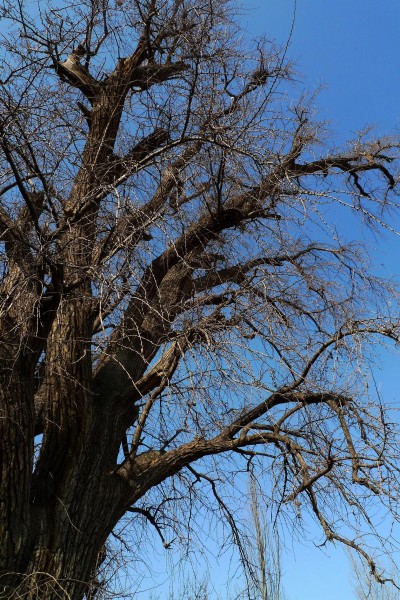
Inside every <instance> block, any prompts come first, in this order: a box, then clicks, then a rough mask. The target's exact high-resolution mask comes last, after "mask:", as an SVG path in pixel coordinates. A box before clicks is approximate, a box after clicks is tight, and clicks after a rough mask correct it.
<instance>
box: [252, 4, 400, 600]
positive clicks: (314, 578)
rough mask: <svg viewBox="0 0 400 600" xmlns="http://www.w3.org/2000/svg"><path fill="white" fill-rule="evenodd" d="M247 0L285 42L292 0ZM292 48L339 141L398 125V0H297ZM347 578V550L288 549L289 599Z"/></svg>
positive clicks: (344, 593) (388, 244)
mask: <svg viewBox="0 0 400 600" xmlns="http://www.w3.org/2000/svg"><path fill="white" fill-rule="evenodd" d="M243 8H244V9H246V11H247V10H248V11H250V12H249V13H248V14H246V16H244V17H243V24H244V25H245V27H246V29H247V30H248V31H249V33H250V34H252V35H261V34H265V35H266V36H267V37H268V38H273V39H275V40H276V41H277V42H279V43H282V44H284V43H285V42H286V40H287V39H288V35H289V32H290V29H291V24H292V19H293V12H294V8H295V3H294V0H244V1H243ZM288 56H289V58H291V59H292V60H294V61H295V63H296V64H297V68H298V72H300V73H301V76H302V77H301V79H302V81H303V85H304V87H305V89H308V90H310V91H312V90H314V89H316V88H317V87H318V86H319V85H320V84H324V85H325V87H324V89H323V90H322V91H321V93H320V94H319V96H318V98H317V101H316V105H317V109H318V113H319V116H320V117H321V118H323V119H328V120H329V121H330V122H331V129H332V131H334V132H335V133H334V136H335V140H334V141H336V142H337V143H339V142H341V141H344V140H346V139H349V138H351V137H352V135H353V134H354V132H356V131H357V130H360V129H363V128H364V127H365V126H366V125H370V124H373V125H375V127H376V130H377V132H379V133H382V134H388V133H393V132H394V131H397V132H398V131H399V129H400V69H399V61H400V0H379V1H378V0H297V7H296V17H295V24H294V31H293V35H292V38H291V42H290V47H289V49H288ZM399 223H400V219H399ZM378 244H379V248H378V247H377V248H376V252H375V254H376V259H377V261H379V262H381V263H384V266H385V268H386V270H387V271H388V272H389V273H396V270H397V274H400V266H399V259H398V257H399V254H400V252H399V251H400V238H396V237H395V236H391V237H389V238H388V239H387V240H386V241H382V240H379V243H378ZM382 367H383V369H382V372H381V373H380V374H379V373H378V380H379V377H380V380H379V381H378V385H379V387H380V388H381V389H382V392H383V395H384V396H385V395H387V396H388V400H389V401H390V402H392V401H393V400H396V394H399V396H400V390H399V386H398V384H397V382H396V381H395V377H394V374H395V373H396V371H398V365H397V366H396V359H395V358H394V357H392V358H390V357H387V356H383V357H382ZM396 388H397V389H396ZM397 400H398V398H397ZM286 541H287V542H288V540H286ZM288 546H289V547H290V544H288ZM350 579H351V573H350V568H349V565H348V561H347V558H346V557H345V555H344V554H343V552H341V551H337V550H335V549H334V548H333V549H332V548H329V547H328V548H326V549H325V550H324V551H323V552H322V551H320V550H318V549H316V548H315V547H312V546H310V545H299V544H295V545H294V546H293V552H292V551H291V552H288V553H287V554H286V555H285V557H284V584H285V588H286V591H287V594H288V597H289V600H354V598H355V596H354V593H353V588H352V584H351V580H350Z"/></svg>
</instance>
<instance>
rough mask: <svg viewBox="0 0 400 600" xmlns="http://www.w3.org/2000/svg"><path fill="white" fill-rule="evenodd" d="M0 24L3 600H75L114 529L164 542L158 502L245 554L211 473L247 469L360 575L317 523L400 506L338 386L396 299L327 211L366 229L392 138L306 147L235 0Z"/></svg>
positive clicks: (331, 528)
mask: <svg viewBox="0 0 400 600" xmlns="http://www.w3.org/2000/svg"><path fill="white" fill-rule="evenodd" d="M0 11H1V12H0V14H1V15H2V16H3V17H4V18H5V19H6V21H7V22H8V23H9V24H10V27H14V28H18V29H19V31H20V38H19V43H18V44H15V45H14V46H13V45H12V44H11V43H10V44H8V45H7V44H5V45H4V47H3V50H2V52H3V54H2V60H3V64H4V69H3V71H4V77H3V82H2V88H1V94H0V98H1V104H0V152H1V159H0V160H1V166H2V172H3V174H2V175H1V176H0V186H1V187H0V201H1V205H0V254H1V261H2V263H1V264H2V271H1V282H0V284H1V287H0V343H1V346H0V379H1V381H0V465H1V470H0V472H1V482H0V523H1V543H0V597H1V598H18V597H24V598H41V599H43V598H46V599H47V598H48V599H50V600H51V599H53V598H54V599H55V598H60V597H65V598H71V599H72V600H81V599H82V598H84V597H86V598H87V599H89V598H93V597H94V596H95V594H96V593H97V592H98V587H99V585H100V582H99V581H98V576H99V573H100V571H101V563H102V561H103V560H104V558H105V550H104V548H105V545H106V542H107V539H108V538H109V536H110V534H112V532H113V531H115V528H116V527H118V523H119V522H120V521H121V519H123V518H125V517H126V515H129V514H130V515H132V518H133V519H134V518H135V517H134V516H133V515H135V516H136V517H142V518H143V517H145V518H146V519H147V520H148V521H149V524H151V525H153V526H154V527H155V528H156V530H157V532H158V533H159V535H160V537H161V539H162V541H163V542H164V545H166V546H168V543H167V541H166V535H167V533H168V531H173V530H174V528H175V527H177V520H176V519H174V517H172V509H171V508H170V506H175V505H176V504H177V503H179V502H180V501H182V502H183V505H184V506H186V504H185V503H186V502H188V503H192V502H193V503H195V502H196V501H199V502H200V503H201V502H203V501H204V505H207V504H208V500H207V496H208V492H207V487H209V488H210V489H211V491H212V494H213V497H214V500H215V509H216V510H219V511H221V513H222V514H223V515H224V516H225V517H226V518H227V519H228V522H229V524H230V526H231V528H232V531H233V535H234V538H235V539H236V542H237V543H238V544H239V546H240V535H239V531H238V529H237V525H236V523H235V519H234V516H233V512H232V509H231V508H229V506H228V505H227V504H226V502H225V501H224V499H223V496H221V494H220V493H219V491H218V485H217V482H218V481H219V482H220V481H221V480H222V472H223V470H224V469H225V468H226V469H227V472H228V473H230V475H231V477H232V478H233V479H234V471H235V472H237V473H236V474H239V473H240V470H241V469H242V468H243V469H247V470H252V469H255V468H256V467H258V468H259V469H260V477H261V478H262V477H264V476H265V477H267V478H268V477H270V483H269V484H268V483H265V493H266V494H267V495H269V499H270V500H274V501H276V502H277V503H278V506H279V507H280V508H281V510H283V507H284V506H288V507H295V511H298V510H299V506H300V503H299V501H298V498H299V497H300V496H301V497H302V498H304V500H303V502H305V503H306V504H307V506H308V507H309V509H310V510H311V512H312V513H313V514H314V517H315V518H316V520H317V521H318V522H319V524H320V525H321V529H322V532H323V535H324V536H325V538H326V539H328V540H338V541H341V542H343V543H345V544H347V545H349V546H352V547H353V548H356V549H357V550H358V551H359V552H360V553H361V555H362V556H363V557H364V558H365V559H366V560H367V562H368V563H369V565H370V567H371V569H372V570H374V571H375V570H376V567H375V563H374V562H373V559H372V558H371V557H370V556H369V555H368V554H367V553H366V551H365V549H364V547H363V545H362V543H361V542H360V541H358V540H357V538H356V537H354V538H352V537H349V538H346V537H345V536H344V535H342V534H341V532H340V530H339V528H338V527H336V522H337V519H336V517H335V514H336V510H337V507H338V506H339V505H340V506H343V507H344V508H343V514H344V515H346V506H347V505H349V504H350V505H351V506H352V509H353V510H355V511H358V512H359V515H361V516H363V515H364V516H365V514H366V513H365V512H364V506H366V505H367V503H368V502H369V500H370V496H371V495H377V496H379V497H385V495H386V496H387V497H389V498H393V497H394V496H396V494H397V491H396V490H397V488H398V484H397V483H394V481H395V478H396V477H397V476H398V473H397V463H396V461H395V460H394V459H393V457H394V456H396V452H397V449H396V447H395V445H396V441H395V439H394V438H393V437H391V438H390V443H389V442H388V440H389V436H390V435H391V434H392V429H391V428H390V427H389V428H388V426H387V422H386V419H385V416H384V413H383V411H382V410H381V407H379V408H378V409H377V410H375V408H374V407H373V405H372V404H371V402H366V403H365V404H363V402H362V400H361V399H360V398H359V397H357V396H356V394H357V393H359V392H360V390H359V389H355V387H354V385H353V386H352V387H351V394H350V393H349V391H348V386H350V383H351V377H350V376H349V379H346V377H345V376H344V375H339V374H340V373H341V368H342V365H343V364H346V363H348V361H349V360H351V362H352V364H353V365H354V367H355V369H357V368H358V365H359V362H358V357H359V356H361V354H362V353H361V350H360V348H361V347H362V346H363V344H364V342H365V340H366V339H367V338H368V336H370V335H372V334H377V333H378V334H381V335H383V336H386V337H387V338H389V339H392V340H395V341H396V340H397V330H398V324H397V321H396V320H395V319H394V318H392V317H391V315H390V314H389V312H388V311H387V314H385V308H384V306H385V305H384V303H385V302H386V298H387V296H386V294H387V293H388V292H390V294H391V297H392V301H393V299H394V298H395V294H396V293H397V292H396V291H395V290H393V289H391V288H390V289H389V285H388V284H386V283H385V282H382V281H380V280H378V279H377V278H374V277H373V276H372V275H371V276H369V275H368V274H367V272H366V270H365V268H364V267H363V266H362V265H360V259H361V257H362V256H363V254H362V251H361V249H360V248H358V247H356V246H352V245H345V244H342V243H341V242H340V241H338V237H337V236H336V234H335V235H332V233H331V232H332V229H331V228H330V225H329V218H330V217H329V215H330V213H329V211H328V212H327V214H326V216H324V215H323V212H324V204H328V203H336V202H337V204H338V206H340V205H341V204H342V205H344V204H347V205H349V204H350V205H351V206H352V207H353V209H354V212H355V213H358V214H360V215H362V216H363V217H367V218H368V219H370V220H371V221H373V222H376V223H378V222H380V220H381V218H382V217H381V215H382V212H383V210H384V209H385V208H386V207H388V206H393V205H394V204H395V203H396V198H397V175H396V169H397V160H398V144H397V142H396V141H395V140H387V139H385V140H371V139H363V138H360V139H358V140H356V141H355V142H354V143H353V144H352V145H351V146H349V147H348V148H347V149H346V150H345V151H343V152H341V153H338V152H330V151H329V150H326V151H325V152H322V151H321V149H320V146H318V143H319V142H318V133H319V131H318V130H319V127H318V125H317V124H315V123H312V122H311V119H310V106H308V104H307V103H305V102H304V101H303V102H299V103H298V104H297V105H296V106H295V107H293V106H294V105H293V103H292V102H290V101H288V102H286V100H285V98H284V93H283V92H284V91H285V90H284V88H280V87H279V86H282V82H284V81H286V82H287V81H288V80H289V79H290V72H289V69H288V67H287V66H286V65H285V64H284V62H283V59H282V57H281V54H280V53H279V52H278V51H276V50H275V49H274V48H273V47H272V46H271V45H268V44H264V45H263V44H262V43H261V42H258V43H257V44H256V45H255V46H254V47H253V49H252V50H251V51H249V52H248V54H249V58H246V56H247V53H246V52H245V53H243V52H244V50H243V49H241V48H240V47H239V38H238V35H237V33H236V30H235V26H234V23H233V21H232V18H231V12H232V5H231V3H230V2H228V1H226V2H225V1H223V2H221V0H218V2H214V1H213V0H211V1H210V2H208V3H202V2H200V1H199V0H163V1H161V0H140V1H139V0H130V1H129V2H128V1H126V2H117V3H116V4H115V6H114V5H112V3H105V2H104V3H102V2H94V1H86V2H84V3H83V4H82V5H81V6H80V7H78V8H76V9H73V8H71V7H69V6H67V5H66V6H63V5H62V6H59V3H57V7H54V9H53V8H51V7H50V8H49V10H48V13H47V14H45V13H42V14H41V19H42V24H41V25H38V23H39V20H40V19H37V18H36V17H34V16H33V15H31V14H29V12H28V11H26V10H25V9H24V7H23V6H22V5H21V6H20V5H19V6H18V8H16V9H13V8H10V6H9V5H8V4H7V3H3V4H2V5H1V9H0ZM74 11H75V12H74ZM10 31H11V29H10ZM11 37H12V36H11ZM285 85H286V84H285ZM336 181H337V182H338V183H337V184H336V183H335V182H336ZM336 189H337V190H338V192H336V191H335V190H336ZM346 190H347V191H346ZM338 210H339V208H338ZM321 215H322V216H321ZM315 219H320V221H319V229H318V228H316V227H315ZM325 225H326V227H325ZM324 228H325V229H324ZM323 229H324V233H322V234H321V235H320V234H319V232H320V231H322V230H323ZM327 233H328V235H327ZM318 236H320V238H321V239H318ZM377 305H380V308H379V311H378V309H375V308H374V307H376V306H377ZM349 381H350V383H349ZM371 406H372V408H371ZM213 455H218V456H220V455H221V458H220V459H219V461H218V465H216V464H214V465H213V463H212V461H210V459H209V458H208V457H212V456H213ZM225 455H226V456H229V457H232V456H234V457H235V461H234V463H229V462H228V461H227V462H226V463H224V459H223V458H222V457H223V456H225ZM202 461H203V463H204V464H205V465H207V474H206V473H203V472H201V471H199V470H197V466H196V468H195V467H194V463H195V462H199V463H201V462H202ZM207 461H208V462H207ZM232 464H234V465H235V467H232ZM241 465H242V466H241ZM171 482H172V483H171ZM168 486H170V487H168ZM203 486H204V488H205V490H203ZM178 490H179V493H178ZM197 490H199V491H197ZM201 490H203V491H205V493H204V494H203V495H202V494H201V493H200V491H201ZM199 498H200V499H201V498H203V499H204V500H199ZM327 498H328V499H330V498H331V499H332V505H331V504H330V500H329V502H327V501H326V499H327ZM396 498H397V496H396ZM322 502H325V505H324V506H323V508H322V504H321V503H322ZM392 508H393V505H392ZM393 510H394V509H393ZM169 515H170V516H169ZM183 521H185V519H183ZM133 522H134V523H136V521H135V520H134V521H133ZM369 524H371V523H369ZM187 525H189V526H190V523H187ZM352 525H354V523H353V522H352V520H351V518H349V521H348V522H347V525H346V527H351V526H352ZM241 552H242V557H244V558H245V551H244V549H243V548H241Z"/></svg>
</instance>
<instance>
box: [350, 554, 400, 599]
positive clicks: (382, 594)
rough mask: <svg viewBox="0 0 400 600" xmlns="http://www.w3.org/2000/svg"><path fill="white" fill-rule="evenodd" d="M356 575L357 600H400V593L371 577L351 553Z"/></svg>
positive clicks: (355, 589) (367, 570)
mask: <svg viewBox="0 0 400 600" xmlns="http://www.w3.org/2000/svg"><path fill="white" fill-rule="evenodd" d="M349 558H350V563H351V566H352V571H353V575H354V592H355V598H356V599H357V600H399V598H400V592H399V590H398V589H396V588H395V587H393V586H386V585H382V584H380V583H379V582H377V581H376V579H375V578H374V577H373V576H372V575H371V572H370V571H369V569H368V568H366V567H365V564H363V563H362V562H361V561H360V560H359V559H358V558H357V557H355V556H354V555H353V554H351V553H349Z"/></svg>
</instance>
